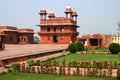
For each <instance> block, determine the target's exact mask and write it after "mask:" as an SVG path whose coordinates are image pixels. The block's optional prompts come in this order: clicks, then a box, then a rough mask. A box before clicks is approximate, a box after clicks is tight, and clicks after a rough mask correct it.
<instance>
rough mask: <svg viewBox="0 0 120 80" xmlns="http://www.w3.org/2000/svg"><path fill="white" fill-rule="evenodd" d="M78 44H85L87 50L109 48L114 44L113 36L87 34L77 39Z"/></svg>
mask: <svg viewBox="0 0 120 80" xmlns="http://www.w3.org/2000/svg"><path fill="white" fill-rule="evenodd" d="M77 41H78V42H83V43H84V45H85V47H86V48H98V47H105V48H107V47H109V45H110V44H111V43H112V35H105V34H92V35H90V34H85V35H82V37H81V38H78V39H77Z"/></svg>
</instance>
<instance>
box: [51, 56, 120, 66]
mask: <svg viewBox="0 0 120 80" xmlns="http://www.w3.org/2000/svg"><path fill="white" fill-rule="evenodd" d="M63 59H65V60H66V63H68V62H69V61H80V62H82V61H90V62H93V61H108V62H109V61H113V62H114V61H117V62H118V61H119V55H113V54H69V55H66V56H62V57H58V58H55V59H53V60H56V61H58V62H59V64H60V65H61V64H62V61H63Z"/></svg>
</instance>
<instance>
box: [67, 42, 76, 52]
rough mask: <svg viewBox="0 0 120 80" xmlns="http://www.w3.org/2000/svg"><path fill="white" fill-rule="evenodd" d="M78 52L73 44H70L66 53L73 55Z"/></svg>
mask: <svg viewBox="0 0 120 80" xmlns="http://www.w3.org/2000/svg"><path fill="white" fill-rule="evenodd" d="M77 50H78V47H77V45H76V44H74V43H71V44H70V45H69V46H68V51H69V52H70V53H75V52H76V51H77Z"/></svg>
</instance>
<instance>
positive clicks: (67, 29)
mask: <svg viewBox="0 0 120 80" xmlns="http://www.w3.org/2000/svg"><path fill="white" fill-rule="evenodd" d="M39 14H40V16H41V18H40V25H38V26H40V28H41V30H40V32H38V34H39V35H40V43H42V44H47V43H48V44H52V43H58V44H69V43H74V42H75V41H76V39H77V35H78V34H79V33H78V32H77V28H78V27H79V26H77V16H78V15H77V12H76V11H72V9H71V7H70V6H67V8H66V10H65V14H66V17H55V15H54V12H53V11H50V13H49V14H48V19H47V18H46V17H47V11H46V9H45V8H42V9H41V10H40V13H39Z"/></svg>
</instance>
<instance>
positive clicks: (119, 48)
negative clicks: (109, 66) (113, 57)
mask: <svg viewBox="0 0 120 80" xmlns="http://www.w3.org/2000/svg"><path fill="white" fill-rule="evenodd" d="M109 51H110V52H111V53H112V54H118V53H119V52H120V45H119V44H117V43H111V44H110V45H109Z"/></svg>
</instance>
